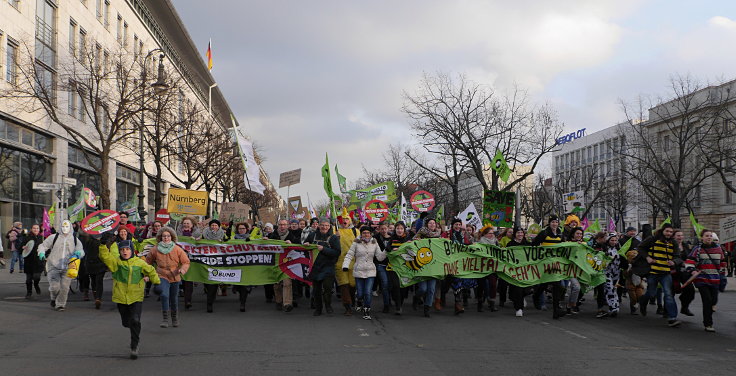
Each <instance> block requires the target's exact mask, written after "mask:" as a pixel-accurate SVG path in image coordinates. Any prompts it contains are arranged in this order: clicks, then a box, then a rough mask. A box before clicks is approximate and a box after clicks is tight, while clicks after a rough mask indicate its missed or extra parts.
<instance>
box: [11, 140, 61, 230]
mask: <svg viewBox="0 0 736 376" xmlns="http://www.w3.org/2000/svg"><path fill="white" fill-rule="evenodd" d="M0 167H1V168H0V169H2V170H3V171H7V172H9V173H7V174H2V176H0V196H1V197H4V198H7V199H11V200H19V201H23V202H26V203H37V204H43V205H50V204H51V192H49V191H37V190H34V189H33V182H36V181H40V182H50V181H51V162H49V161H48V159H46V158H44V157H41V156H37V155H35V154H31V153H27V152H24V151H21V150H16V149H13V148H11V147H7V146H2V145H0ZM41 210H43V209H41ZM35 220H38V218H35Z"/></svg>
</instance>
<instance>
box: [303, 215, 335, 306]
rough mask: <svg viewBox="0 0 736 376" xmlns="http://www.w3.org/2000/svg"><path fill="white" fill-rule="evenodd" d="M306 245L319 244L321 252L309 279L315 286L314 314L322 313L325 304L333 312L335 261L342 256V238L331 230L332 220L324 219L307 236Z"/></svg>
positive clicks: (318, 247) (313, 265)
mask: <svg viewBox="0 0 736 376" xmlns="http://www.w3.org/2000/svg"><path fill="white" fill-rule="evenodd" d="M304 244H305V245H309V244H314V245H317V249H318V250H319V253H318V254H317V258H315V260H314V264H312V270H311V271H310V273H309V279H310V280H311V281H312V287H313V288H314V294H313V295H312V296H314V307H315V308H314V315H315V316H319V315H321V314H322V305H323V304H324V307H325V310H326V311H327V313H332V312H333V310H332V285H333V284H334V281H335V263H336V262H337V259H338V257H340V252H341V249H340V239H338V237H337V236H336V235H334V234H332V233H331V231H330V221H329V220H327V219H323V220H321V221H320V223H319V229H318V230H317V231H315V232H313V233H311V234H309V237H307V240H306V241H305V242H304Z"/></svg>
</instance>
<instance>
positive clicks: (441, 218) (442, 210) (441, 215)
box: [435, 204, 445, 222]
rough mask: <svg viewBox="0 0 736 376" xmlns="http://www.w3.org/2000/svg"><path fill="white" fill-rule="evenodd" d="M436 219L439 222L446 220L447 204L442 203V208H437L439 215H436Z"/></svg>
mask: <svg viewBox="0 0 736 376" xmlns="http://www.w3.org/2000/svg"><path fill="white" fill-rule="evenodd" d="M435 219H436V220H437V222H442V221H444V220H445V204H442V205H440V208H439V209H437V215H436V216H435Z"/></svg>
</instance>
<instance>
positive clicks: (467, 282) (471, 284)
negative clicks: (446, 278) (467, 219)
mask: <svg viewBox="0 0 736 376" xmlns="http://www.w3.org/2000/svg"><path fill="white" fill-rule="evenodd" d="M471 231H472V228H471ZM450 240H451V241H452V242H453V243H458V244H465V245H470V244H472V243H473V238H472V234H471V236H467V230H466V231H463V222H462V221H461V220H460V219H459V218H455V219H453V220H452V231H451V233H450ZM478 282H479V281H476V280H475V279H472V278H457V277H452V278H450V285H451V286H452V291H453V295H454V296H455V315H459V314H462V313H464V312H465V307H464V306H463V293H464V292H465V291H466V290H471V289H474V288H476V287H478ZM481 283H483V282H482V281H481ZM479 291H480V295H479V296H477V299H478V310H479V311H482V310H483V288H482V287H481V288H480V289H479Z"/></svg>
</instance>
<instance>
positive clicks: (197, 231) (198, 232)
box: [176, 225, 202, 239]
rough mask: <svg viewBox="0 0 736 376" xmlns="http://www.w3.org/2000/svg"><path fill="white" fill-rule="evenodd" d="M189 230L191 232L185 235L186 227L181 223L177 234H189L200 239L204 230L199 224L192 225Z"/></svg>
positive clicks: (177, 228) (177, 227)
mask: <svg viewBox="0 0 736 376" xmlns="http://www.w3.org/2000/svg"><path fill="white" fill-rule="evenodd" d="M189 231H191V233H188V235H185V234H184V228H183V227H182V226H181V225H179V226H176V236H188V237H190V238H194V239H200V238H201V237H202V231H201V230H200V229H199V227H197V226H194V227H192V228H191V230H189Z"/></svg>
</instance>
